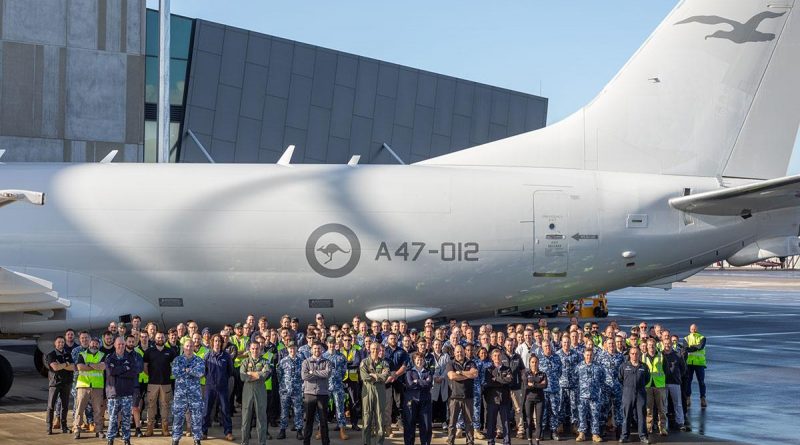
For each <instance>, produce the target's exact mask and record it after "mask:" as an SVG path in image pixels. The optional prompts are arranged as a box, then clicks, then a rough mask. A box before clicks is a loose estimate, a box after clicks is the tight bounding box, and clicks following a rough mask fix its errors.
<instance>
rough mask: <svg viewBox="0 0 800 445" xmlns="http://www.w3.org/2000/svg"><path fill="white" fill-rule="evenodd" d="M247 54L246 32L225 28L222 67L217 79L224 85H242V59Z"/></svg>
mask: <svg viewBox="0 0 800 445" xmlns="http://www.w3.org/2000/svg"><path fill="white" fill-rule="evenodd" d="M246 56H247V34H246V33H244V32H240V31H234V30H233V28H226V29H225V43H224V45H223V47H222V69H221V70H220V73H219V81H220V83H223V84H225V85H230V86H234V87H239V88H241V87H242V79H243V78H244V59H245V57H246Z"/></svg>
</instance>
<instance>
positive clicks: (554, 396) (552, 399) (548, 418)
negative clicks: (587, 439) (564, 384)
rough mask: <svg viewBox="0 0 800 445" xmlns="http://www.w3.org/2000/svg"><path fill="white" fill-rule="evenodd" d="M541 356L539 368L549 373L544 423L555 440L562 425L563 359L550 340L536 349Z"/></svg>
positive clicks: (545, 392)
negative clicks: (556, 352)
mask: <svg viewBox="0 0 800 445" xmlns="http://www.w3.org/2000/svg"><path fill="white" fill-rule="evenodd" d="M536 355H537V356H538V357H539V370H540V371H542V372H544V373H545V374H547V388H545V389H544V415H543V416H542V425H545V426H550V433H551V434H552V435H553V439H554V440H559V437H558V426H559V425H561V386H560V385H559V383H558V381H559V379H560V378H561V359H560V358H559V357H558V355H556V354H555V353H553V347H552V345H551V343H550V342H542V347H541V349H539V350H538V351H536Z"/></svg>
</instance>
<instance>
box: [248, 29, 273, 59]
mask: <svg viewBox="0 0 800 445" xmlns="http://www.w3.org/2000/svg"><path fill="white" fill-rule="evenodd" d="M270 43H271V42H270V39H269V38H268V37H265V36H262V35H259V34H257V33H253V32H251V33H250V35H249V40H248V41H247V61H248V62H250V63H255V64H258V65H263V66H267V65H269V49H270V46H271V45H270Z"/></svg>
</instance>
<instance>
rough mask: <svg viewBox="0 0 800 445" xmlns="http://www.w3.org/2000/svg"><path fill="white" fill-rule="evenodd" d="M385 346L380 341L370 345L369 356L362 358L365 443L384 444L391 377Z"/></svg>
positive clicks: (360, 374)
mask: <svg viewBox="0 0 800 445" xmlns="http://www.w3.org/2000/svg"><path fill="white" fill-rule="evenodd" d="M383 354H384V352H383V347H382V346H381V344H380V343H379V342H377V341H376V342H372V343H370V345H369V356H368V357H366V358H364V359H362V360H361V365H360V367H359V369H358V371H359V375H358V376H359V378H360V379H361V382H363V384H364V386H363V388H362V389H361V410H362V412H363V413H364V416H363V426H364V428H363V429H362V439H361V442H362V443H363V444H364V445H373V444H375V445H383V439H384V434H383V410H384V409H386V388H385V386H384V385H385V383H386V381H387V380H388V379H389V374H390V371H389V363H387V362H386V360H384V358H383Z"/></svg>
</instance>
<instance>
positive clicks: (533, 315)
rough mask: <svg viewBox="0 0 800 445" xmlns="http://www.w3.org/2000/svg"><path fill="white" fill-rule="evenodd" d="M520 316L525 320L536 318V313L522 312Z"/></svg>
mask: <svg viewBox="0 0 800 445" xmlns="http://www.w3.org/2000/svg"><path fill="white" fill-rule="evenodd" d="M519 314H520V315H522V316H523V317H525V318H533V317H535V316H536V311H522V312H520V313H519Z"/></svg>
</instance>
